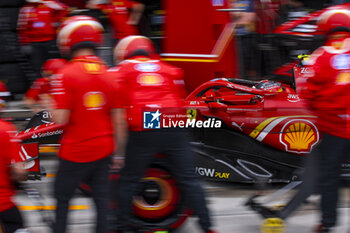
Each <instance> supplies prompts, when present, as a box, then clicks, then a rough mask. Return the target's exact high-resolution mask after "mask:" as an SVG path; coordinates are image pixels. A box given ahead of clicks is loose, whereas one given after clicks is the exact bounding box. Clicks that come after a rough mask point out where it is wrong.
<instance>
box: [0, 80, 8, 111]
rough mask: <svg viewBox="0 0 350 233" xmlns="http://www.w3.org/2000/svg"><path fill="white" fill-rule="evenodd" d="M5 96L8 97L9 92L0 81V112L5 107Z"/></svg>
mask: <svg viewBox="0 0 350 233" xmlns="http://www.w3.org/2000/svg"><path fill="white" fill-rule="evenodd" d="M7 96H10V92H9V91H8V90H7V87H6V86H5V84H4V83H3V82H1V81H0V111H1V110H2V109H3V108H5V107H6V106H7V105H6V102H5V97H7Z"/></svg>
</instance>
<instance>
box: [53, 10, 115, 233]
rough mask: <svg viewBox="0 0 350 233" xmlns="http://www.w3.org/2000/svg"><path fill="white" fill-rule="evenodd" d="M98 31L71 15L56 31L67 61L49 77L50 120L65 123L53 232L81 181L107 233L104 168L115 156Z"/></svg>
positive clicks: (59, 232) (58, 232) (62, 226)
mask: <svg viewBox="0 0 350 233" xmlns="http://www.w3.org/2000/svg"><path fill="white" fill-rule="evenodd" d="M102 36H103V27H102V25H101V24H100V23H98V22H97V21H96V20H95V19H94V18H92V17H89V16H73V17H70V18H68V19H67V20H66V21H64V23H63V24H62V26H61V29H60V31H59V34H58V38H57V40H58V46H59V49H60V51H61V53H62V54H64V55H70V57H72V59H71V60H70V61H69V63H68V64H66V65H65V66H64V67H63V68H62V69H61V70H60V72H59V74H56V75H54V77H53V80H52V82H51V91H52V96H53V98H54V103H53V108H54V110H53V111H52V114H53V119H54V121H55V122H56V123H58V124H64V133H63V136H62V139H61V147H60V151H59V158H60V163H59V168H58V172H57V177H56V180H55V185H54V195H55V198H56V199H57V209H56V222H55V224H54V232H55V233H63V232H65V230H66V225H67V211H68V204H69V200H70V199H71V198H72V196H73V194H74V191H75V189H76V188H77V186H78V184H79V182H81V181H82V180H86V179H88V180H90V181H91V188H92V198H93V199H94V202H95V204H96V212H97V217H96V218H97V226H96V232H99V233H102V232H103V233H105V232H107V202H108V198H107V196H108V170H109V169H108V163H109V160H110V159H109V157H110V155H111V154H112V153H113V152H114V135H113V126H112V115H113V112H112V110H113V108H114V105H113V101H114V100H115V98H114V97H113V95H114V89H112V85H111V84H112V83H111V82H110V81H109V79H107V78H106V77H107V76H106V72H107V68H108V67H107V66H106V65H105V64H104V62H103V61H102V60H101V59H100V58H99V57H97V56H96V55H95V49H96V46H97V45H99V44H100V43H101V42H102Z"/></svg>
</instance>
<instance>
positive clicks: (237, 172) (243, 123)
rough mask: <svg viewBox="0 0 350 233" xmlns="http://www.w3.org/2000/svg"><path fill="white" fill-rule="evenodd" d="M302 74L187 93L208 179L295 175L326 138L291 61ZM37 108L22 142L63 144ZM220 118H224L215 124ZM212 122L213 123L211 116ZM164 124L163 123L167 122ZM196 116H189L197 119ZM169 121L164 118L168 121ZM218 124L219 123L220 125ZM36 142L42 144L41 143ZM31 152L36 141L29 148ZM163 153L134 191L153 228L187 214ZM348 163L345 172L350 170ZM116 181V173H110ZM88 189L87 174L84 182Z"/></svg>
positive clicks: (223, 82) (138, 212)
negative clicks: (199, 124)
mask: <svg viewBox="0 0 350 233" xmlns="http://www.w3.org/2000/svg"><path fill="white" fill-rule="evenodd" d="M294 72H295V74H296V75H295V77H296V78H297V79H296V80H297V82H294V81H293V82H292V83H289V84H288V83H284V82H277V81H273V80H262V81H248V80H240V79H226V78H219V79H213V80H211V81H208V82H206V83H204V84H202V85H200V86H199V87H198V88H196V89H195V90H194V91H193V92H192V93H191V94H190V95H189V96H188V97H187V98H186V108H187V114H188V117H189V119H188V120H189V121H191V122H192V121H194V122H196V121H199V120H201V121H202V122H207V123H203V125H202V126H203V127H202V128H194V129H193V140H192V142H191V143H192V146H193V151H194V152H195V156H196V162H197V164H196V171H197V173H198V174H199V175H201V176H203V177H205V178H206V179H210V180H216V181H225V182H228V181H229V182H246V183H247V182H248V183H253V182H256V181H260V180H263V181H267V182H290V181H293V180H298V179H299V175H298V174H297V173H295V171H296V170H297V169H299V168H302V164H303V161H304V160H305V158H306V156H307V155H308V153H309V152H310V151H311V150H312V149H313V148H314V147H315V146H316V144H317V143H318V142H319V141H320V140H321V135H320V133H319V131H318V129H317V126H316V118H315V116H313V115H312V114H311V113H310V112H309V111H308V110H307V109H306V107H305V105H304V104H303V101H302V100H301V99H300V98H299V96H298V94H297V89H296V83H298V82H300V80H303V79H302V76H301V77H300V75H302V74H303V72H306V71H305V69H304V67H300V66H296V67H295V69H294ZM48 118H49V114H48V113H46V112H43V113H39V114H37V115H36V116H34V117H33V119H32V120H31V122H30V123H29V128H28V129H26V130H24V131H22V132H20V133H18V134H17V137H18V138H19V139H21V140H23V145H24V146H25V147H27V146H28V145H32V147H33V145H34V147H35V146H36V148H37V149H36V150H35V151H34V152H36V154H33V153H31V155H30V156H32V157H36V156H38V155H39V151H41V152H48V151H47V149H48V148H53V147H54V148H55V147H58V146H59V144H58V139H59V136H60V135H61V134H62V132H63V130H62V127H61V126H60V125H56V124H54V123H47V122H48V120H49V119H48ZM218 122H220V124H216V123H218ZM214 123H215V124H214ZM163 124H164V123H163ZM193 125H196V124H189V126H190V127H191V126H193ZM163 126H164V125H163ZM215 126H220V128H215ZM38 148H39V150H38ZM32 152H33V149H32ZM162 157H163V156H162V155H156V156H155V160H154V163H153V165H152V167H151V168H150V169H149V171H148V172H147V175H146V176H145V178H144V179H143V180H142V181H140V186H139V191H138V194H137V195H136V196H135V199H134V213H135V219H137V220H138V221H140V222H142V224H143V225H145V224H146V225H147V226H149V227H150V228H152V229H176V228H178V227H179V226H180V225H181V224H182V223H183V222H184V221H185V219H186V218H187V217H188V216H189V215H190V213H191V210H190V209H188V208H186V200H184V199H183V198H182V195H181V192H180V190H179V189H178V187H177V185H176V181H175V180H174V179H173V178H172V175H171V174H170V173H169V172H168V169H167V166H166V164H165V163H164V162H163V159H162ZM348 167H350V164H344V171H343V173H344V174H346V173H350V170H349V169H347V168H348ZM111 179H112V180H114V181H116V180H117V179H118V175H116V174H111ZM81 188H82V189H83V190H84V191H87V192H88V191H89V186H88V181H86V183H85V184H83V185H82V186H81Z"/></svg>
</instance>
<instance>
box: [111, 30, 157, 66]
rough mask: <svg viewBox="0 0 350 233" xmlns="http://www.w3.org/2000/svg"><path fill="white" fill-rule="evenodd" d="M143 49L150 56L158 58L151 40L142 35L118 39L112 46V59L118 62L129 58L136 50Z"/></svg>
mask: <svg viewBox="0 0 350 233" xmlns="http://www.w3.org/2000/svg"><path fill="white" fill-rule="evenodd" d="M138 50H139V51H144V52H146V53H147V54H148V56H149V57H150V58H154V59H158V54H157V52H156V49H155V48H154V45H153V42H152V41H151V40H150V39H149V38H147V37H144V36H127V37H125V38H123V39H122V40H120V41H119V43H118V44H117V45H116V46H115V48H114V53H113V55H114V60H115V61H116V63H117V64H118V63H119V62H122V61H124V60H125V59H128V58H130V56H131V55H133V54H135V53H136V51H138Z"/></svg>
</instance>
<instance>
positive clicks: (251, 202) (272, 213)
mask: <svg viewBox="0 0 350 233" xmlns="http://www.w3.org/2000/svg"><path fill="white" fill-rule="evenodd" d="M259 196H260V195H255V196H253V197H251V198H249V199H248V201H247V202H246V203H245V205H246V206H249V208H250V209H252V210H254V211H256V212H257V213H258V214H260V215H261V216H262V217H263V218H279V211H277V210H273V209H270V208H269V207H266V206H263V205H262V204H260V203H258V202H256V201H255V199H256V198H257V197H259Z"/></svg>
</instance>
